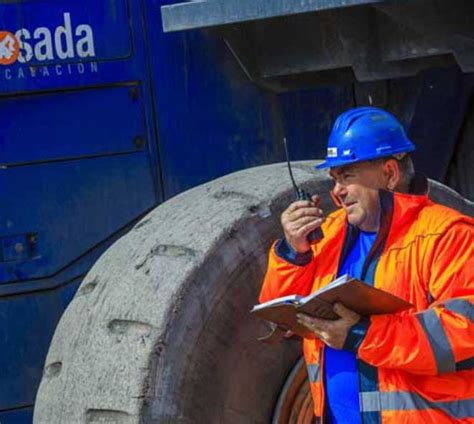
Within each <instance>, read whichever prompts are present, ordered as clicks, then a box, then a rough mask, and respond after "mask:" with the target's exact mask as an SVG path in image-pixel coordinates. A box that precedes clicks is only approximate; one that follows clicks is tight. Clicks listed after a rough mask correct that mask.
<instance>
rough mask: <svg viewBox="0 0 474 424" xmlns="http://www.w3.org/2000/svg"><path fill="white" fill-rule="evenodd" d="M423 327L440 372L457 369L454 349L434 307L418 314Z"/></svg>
mask: <svg viewBox="0 0 474 424" xmlns="http://www.w3.org/2000/svg"><path fill="white" fill-rule="evenodd" d="M416 317H417V319H418V321H419V323H420V324H421V327H422V328H423V330H424V332H425V334H426V337H427V338H428V341H429V342H430V345H431V349H432V350H433V355H434V357H435V361H436V368H437V370H438V374H441V373H446V372H454V371H456V364H455V361H454V355H453V351H452V350H451V345H450V344H449V340H448V336H446V333H445V331H444V328H443V326H442V325H441V322H440V320H439V318H438V315H436V312H435V311H434V310H433V309H428V310H426V311H424V312H421V313H419V314H417V315H416Z"/></svg>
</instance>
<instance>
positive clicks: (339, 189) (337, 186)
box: [332, 181, 347, 197]
mask: <svg viewBox="0 0 474 424" xmlns="http://www.w3.org/2000/svg"><path fill="white" fill-rule="evenodd" d="M332 191H333V193H334V194H335V195H336V196H337V197H344V196H345V195H346V194H347V192H346V188H345V187H344V186H343V185H342V184H341V183H339V182H337V181H336V182H335V183H334V188H333V190H332Z"/></svg>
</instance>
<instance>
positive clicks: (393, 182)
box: [383, 159, 401, 191]
mask: <svg viewBox="0 0 474 424" xmlns="http://www.w3.org/2000/svg"><path fill="white" fill-rule="evenodd" d="M383 170H384V174H385V178H386V180H385V181H386V184H387V189H388V190H391V191H393V190H395V188H396V187H397V186H398V184H399V182H400V179H401V175H400V167H399V166H398V162H397V161H396V160H395V159H389V160H387V161H386V162H385V163H384V164H383Z"/></svg>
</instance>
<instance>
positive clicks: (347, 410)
mask: <svg viewBox="0 0 474 424" xmlns="http://www.w3.org/2000/svg"><path fill="white" fill-rule="evenodd" d="M376 236H377V233H375V232H374V233H368V232H364V231H361V232H360V234H359V237H358V238H357V240H356V241H355V243H354V245H353V246H352V248H351V250H350V251H349V253H348V255H347V257H346V259H345V260H344V262H343V264H342V266H341V269H340V271H339V274H338V276H340V275H344V274H349V275H351V276H352V277H355V278H359V279H360V278H361V276H362V267H363V265H364V262H365V259H366V258H367V255H368V253H369V251H370V249H371V247H372V245H373V244H374V241H375V238H376ZM324 370H325V372H324V387H325V389H326V390H325V393H326V417H327V419H328V421H329V423H332V424H335V423H337V424H345V423H347V424H359V423H360V412H359V379H358V375H357V360H356V356H355V354H354V353H352V352H349V351H347V350H338V349H332V348H331V347H329V346H326V348H325V350H324Z"/></svg>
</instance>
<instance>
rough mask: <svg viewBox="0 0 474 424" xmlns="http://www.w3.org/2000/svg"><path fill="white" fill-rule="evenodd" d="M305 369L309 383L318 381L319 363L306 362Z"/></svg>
mask: <svg viewBox="0 0 474 424" xmlns="http://www.w3.org/2000/svg"><path fill="white" fill-rule="evenodd" d="M306 369H307V370H308V378H309V381H310V383H317V382H318V381H319V364H308V365H306Z"/></svg>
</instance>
